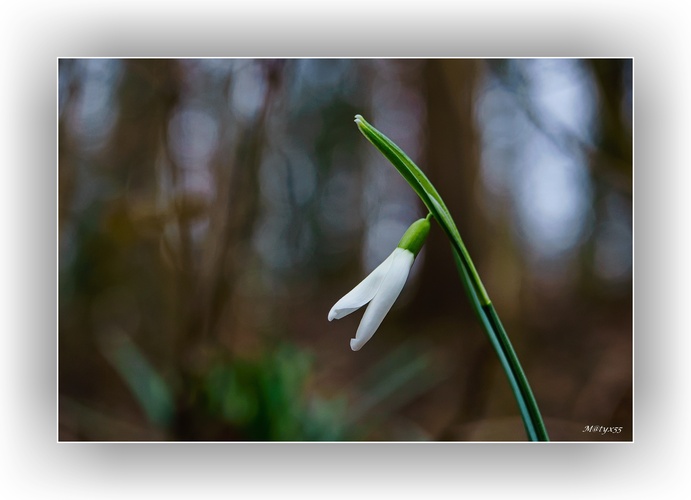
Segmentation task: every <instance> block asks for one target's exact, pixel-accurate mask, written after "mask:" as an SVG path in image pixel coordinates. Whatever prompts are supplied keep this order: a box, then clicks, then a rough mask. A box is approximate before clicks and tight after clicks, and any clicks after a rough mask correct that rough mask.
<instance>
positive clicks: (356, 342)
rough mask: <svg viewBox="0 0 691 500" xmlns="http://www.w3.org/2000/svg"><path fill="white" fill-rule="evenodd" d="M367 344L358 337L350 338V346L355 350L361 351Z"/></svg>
mask: <svg viewBox="0 0 691 500" xmlns="http://www.w3.org/2000/svg"><path fill="white" fill-rule="evenodd" d="M363 345H365V344H364V343H363V342H360V341H359V340H358V339H350V348H351V349H352V350H353V351H359V350H360V349H362V346H363Z"/></svg>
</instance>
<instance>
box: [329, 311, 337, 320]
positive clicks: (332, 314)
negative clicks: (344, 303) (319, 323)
mask: <svg viewBox="0 0 691 500" xmlns="http://www.w3.org/2000/svg"><path fill="white" fill-rule="evenodd" d="M335 317H336V311H335V310H334V309H331V310H330V311H329V321H333V319H334V318H335Z"/></svg>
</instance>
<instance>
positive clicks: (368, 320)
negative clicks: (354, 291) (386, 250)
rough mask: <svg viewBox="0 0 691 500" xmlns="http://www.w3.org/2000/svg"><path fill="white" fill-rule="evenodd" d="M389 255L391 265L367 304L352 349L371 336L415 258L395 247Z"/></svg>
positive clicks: (405, 278)
mask: <svg viewBox="0 0 691 500" xmlns="http://www.w3.org/2000/svg"><path fill="white" fill-rule="evenodd" d="M391 257H393V259H392V261H391V267H390V268H389V270H388V272H387V273H386V276H384V279H383V281H382V284H381V286H380V287H379V291H378V292H377V293H376V295H375V296H374V298H373V299H372V302H371V303H370V305H369V306H367V310H366V311H365V314H364V315H363V316H362V321H360V326H359V327H358V329H357V333H356V334H355V338H354V339H352V340H351V341H350V348H351V349H352V350H353V351H359V350H360V349H361V348H362V346H363V345H365V344H366V343H367V341H368V340H369V339H371V338H372V335H374V332H376V331H377V328H379V325H381V323H382V321H384V317H385V316H386V314H387V313H388V312H389V310H391V307H392V306H393V303H394V302H395V301H396V299H397V298H398V296H399V295H400V294H401V290H403V286H404V285H405V282H406V280H407V279H408V273H410V268H411V267H412V265H413V261H414V260H415V256H414V255H413V254H412V252H410V251H409V250H405V249H403V248H396V250H394V252H393V253H392V254H391Z"/></svg>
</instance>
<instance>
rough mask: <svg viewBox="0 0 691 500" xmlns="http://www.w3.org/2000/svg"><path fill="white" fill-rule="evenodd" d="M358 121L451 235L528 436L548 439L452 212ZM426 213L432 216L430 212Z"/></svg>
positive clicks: (388, 144) (399, 154)
mask: <svg viewBox="0 0 691 500" xmlns="http://www.w3.org/2000/svg"><path fill="white" fill-rule="evenodd" d="M355 123H357V125H358V128H359V129H360V131H361V132H362V134H363V135H364V136H365V137H366V138H367V139H368V140H369V141H370V142H371V143H372V144H373V145H374V146H375V147H376V148H377V149H378V150H379V151H380V152H381V153H382V154H383V155H384V156H385V157H386V158H387V159H388V160H389V161H390V162H391V163H392V164H393V166H394V167H396V170H398V172H399V173H400V174H401V175H402V176H403V178H404V179H405V180H406V181H407V182H408V184H410V186H411V187H412V188H413V190H414V191H415V192H416V193H417V194H418V196H419V197H420V199H421V200H422V202H423V203H424V204H425V206H426V207H427V208H428V209H429V211H430V214H431V215H432V216H433V217H434V219H435V220H436V221H437V223H438V224H439V226H440V227H441V228H442V230H443V231H444V233H445V234H446V236H447V237H448V238H449V241H450V243H451V247H452V249H453V255H454V260H455V262H456V267H457V268H458V272H459V275H460V278H461V282H462V283H463V287H464V288H465V291H466V294H467V295H468V298H469V299H470V302H471V304H472V306H473V309H474V310H475V313H476V314H477V316H478V319H479V320H480V323H481V324H482V327H483V328H484V330H485V332H486V334H487V337H488V339H489V341H490V343H491V344H492V347H493V348H494V351H495V352H496V354H497V357H498V358H499V362H500V363H501V366H502V368H503V369H504V372H505V373H506V376H507V378H508V381H509V385H510V386H511V390H512V391H513V393H514V396H515V398H516V402H517V404H518V409H519V411H520V413H521V417H522V418H523V424H524V426H525V430H526V433H527V435H528V438H529V439H530V440H531V441H549V436H548V435H547V429H546V428H545V424H544V422H543V420H542V416H541V415H540V409H539V408H538V406H537V401H536V400H535V397H534V396H533V392H532V390H531V389H530V384H528V379H527V377H526V376H525V373H524V372H523V368H522V367H521V364H520V362H519V360H518V356H517V355H516V352H515V351H514V349H513V346H512V345H511V341H510V340H509V336H508V335H507V333H506V330H505V329H504V326H503V325H502V323H501V320H500V319H499V315H498V314H497V312H496V310H495V309H494V306H493V305H492V301H491V300H490V298H489V295H488V294H487V291H486V290H485V287H484V285H483V283H482V280H481V279H480V275H479V274H478V272H477V270H476V268H475V266H474V264H473V261H472V259H471V258H470V254H469V253H468V251H467V249H466V248H465V245H464V244H463V240H462V239H461V235H460V233H459V232H458V229H457V227H456V224H455V222H454V220H453V218H452V217H451V213H450V212H449V210H448V208H446V205H445V204H444V201H443V200H442V198H441V196H440V195H439V193H438V192H437V190H436V189H435V188H434V186H433V185H432V183H431V182H430V181H429V179H427V177H426V176H425V174H424V173H423V172H422V170H420V168H419V167H418V166H417V165H415V163H414V162H413V161H412V160H411V159H410V158H409V157H408V156H407V155H406V154H405V153H404V152H403V150H401V149H400V148H399V147H398V146H397V145H396V144H395V143H394V142H393V141H392V140H391V139H389V138H388V137H386V136H385V135H384V134H382V133H381V132H380V131H379V130H377V129H376V128H374V127H373V126H372V125H370V124H369V123H367V121H365V119H364V118H362V116H360V115H356V117H355ZM427 217H428V218H429V215H428V216H427Z"/></svg>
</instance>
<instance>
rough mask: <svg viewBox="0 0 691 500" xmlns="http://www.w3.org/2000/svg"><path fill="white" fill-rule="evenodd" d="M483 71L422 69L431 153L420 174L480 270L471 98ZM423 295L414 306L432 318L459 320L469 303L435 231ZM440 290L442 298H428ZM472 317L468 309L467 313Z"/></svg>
mask: <svg viewBox="0 0 691 500" xmlns="http://www.w3.org/2000/svg"><path fill="white" fill-rule="evenodd" d="M478 70H479V65H478V62H477V61H473V60H447V59H442V60H430V61H428V62H427V63H426V64H425V66H424V70H423V72H424V75H423V76H424V82H425V86H426V88H427V96H426V97H427V138H426V139H427V151H426V161H425V164H424V165H423V166H422V168H423V169H424V170H425V172H426V174H427V176H428V177H429V178H430V180H431V181H432V183H433V184H434V185H435V187H436V188H437V190H438V191H439V193H440V194H441V196H442V198H443V199H444V201H445V202H446V205H447V206H448V207H449V210H450V211H451V214H452V216H453V217H454V220H455V221H456V224H457V225H458V229H459V231H460V233H461V236H462V238H463V240H464V243H465V244H466V246H467V247H468V249H469V251H470V253H471V255H472V256H473V257H474V259H475V264H476V265H477V264H478V262H477V259H478V256H480V255H481V254H482V248H483V244H482V241H481V239H480V236H481V235H480V233H479V231H478V227H479V225H480V224H478V217H479V214H478V209H477V204H476V203H475V202H474V192H475V185H476V181H477V176H478V170H479V163H480V162H479V148H478V140H479V138H478V133H477V130H476V128H475V124H474V121H473V98H474V95H475V87H476V81H477V76H478ZM423 266H424V267H423V269H422V272H421V282H420V289H421V295H420V297H417V298H416V299H415V300H416V303H418V304H420V310H424V311H425V313H428V314H444V313H447V314H448V313H453V314H456V311H457V310H458V306H459V304H460V303H462V301H464V300H465V294H464V292H463V289H462V285H461V283H460V281H459V280H458V276H457V272H456V268H455V265H454V261H453V258H452V254H451V248H450V246H449V242H448V240H447V238H446V236H445V235H444V234H443V232H442V231H441V230H439V229H438V228H435V229H434V230H433V231H432V232H431V234H430V237H429V240H428V242H427V244H426V245H425V260H424V263H423ZM431 290H439V293H430V291H431ZM464 310H465V311H466V312H467V313H468V314H470V308H467V309H464Z"/></svg>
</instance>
